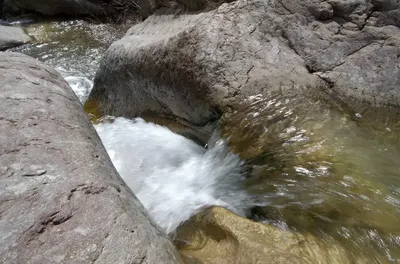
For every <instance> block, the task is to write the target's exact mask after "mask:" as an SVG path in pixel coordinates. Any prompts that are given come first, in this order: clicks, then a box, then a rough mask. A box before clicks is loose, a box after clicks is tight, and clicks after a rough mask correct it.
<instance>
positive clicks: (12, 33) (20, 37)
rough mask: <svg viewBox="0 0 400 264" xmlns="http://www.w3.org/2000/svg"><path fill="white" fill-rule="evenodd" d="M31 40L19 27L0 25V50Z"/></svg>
mask: <svg viewBox="0 0 400 264" xmlns="http://www.w3.org/2000/svg"><path fill="white" fill-rule="evenodd" d="M30 41H31V38H30V37H29V36H28V35H27V34H25V32H24V31H23V30H22V29H21V28H19V27H9V26H1V25H0V51H2V50H5V49H8V48H12V47H15V46H19V45H22V44H25V43H28V42H30Z"/></svg>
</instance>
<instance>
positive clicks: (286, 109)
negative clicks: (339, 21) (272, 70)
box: [12, 21, 400, 263]
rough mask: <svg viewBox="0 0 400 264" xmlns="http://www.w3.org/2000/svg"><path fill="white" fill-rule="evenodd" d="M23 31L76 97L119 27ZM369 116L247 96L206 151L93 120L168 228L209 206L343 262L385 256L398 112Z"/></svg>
mask: <svg viewBox="0 0 400 264" xmlns="http://www.w3.org/2000/svg"><path fill="white" fill-rule="evenodd" d="M26 30H27V32H28V33H29V34H30V35H33V36H35V38H36V40H37V41H36V42H35V43H33V44H28V45H24V46H21V47H18V48H14V49H12V50H13V51H19V52H22V53H25V54H27V55H30V56H32V57H35V58H38V59H39V60H42V61H44V62H46V63H47V64H49V65H51V66H53V67H54V68H56V69H57V70H58V71H59V72H60V73H61V74H62V75H63V77H64V78H65V79H66V80H67V81H68V82H69V84H70V86H71V87H72V89H73V90H74V91H75V93H76V94H77V96H78V97H79V99H80V100H81V102H84V101H85V100H86V98H87V96H88V95H89V92H90V89H91V87H92V85H93V83H92V81H93V79H94V75H95V72H96V69H97V66H98V63H99V60H100V59H101V55H102V53H103V52H104V51H105V49H106V48H107V46H108V45H109V44H110V43H111V42H112V41H113V40H114V39H115V38H117V39H118V38H119V37H120V36H121V34H122V33H121V32H123V30H121V29H118V28H113V27H111V26H108V25H96V24H89V23H87V22H83V21H69V22H51V23H43V24H36V25H35V24H34V25H29V26H28V27H27V28H26ZM110 36H113V37H110ZM378 119H379V118H378V117H374V116H370V115H367V114H365V113H362V112H360V113H354V112H351V111H348V109H346V108H340V107H333V106H327V105H326V104H324V103H323V102H316V103H315V102H313V103H310V102H308V101H307V100H305V99H304V98H289V97H287V96H285V95H280V94H277V95H276V96H275V97H272V98H263V97H262V96H261V95H257V96H254V97H251V98H249V99H248V101H247V102H245V103H244V104H243V108H242V109H238V111H237V112H235V113H232V114H230V115H229V116H228V115H227V116H224V117H223V119H222V120H221V129H220V131H219V133H216V134H215V135H214V137H212V139H211V140H210V142H209V144H208V146H207V148H204V147H202V146H199V145H197V144H196V143H194V142H192V141H191V140H189V139H186V138H184V137H182V136H180V135H177V134H175V133H173V132H171V131H170V130H168V129H167V128H164V127H162V126H158V125H155V124H152V123H148V122H145V121H144V120H142V119H140V118H137V119H135V120H128V119H125V118H122V117H117V118H113V119H111V120H108V121H105V122H104V123H100V124H97V125H95V127H96V129H97V131H98V133H99V135H100V137H101V139H102V140H103V143H104V145H105V147H106V149H107V151H108V153H109V155H110V157H111V159H112V161H113V163H114V165H115V167H116V168H117V170H118V171H119V173H120V175H121V176H122V177H123V179H124V180H125V181H126V183H127V184H128V186H129V187H130V188H131V189H132V190H133V191H134V193H135V194H136V195H137V196H138V198H139V199H140V200H141V202H142V203H143V204H144V206H145V207H146V208H147V210H148V211H149V213H150V215H151V217H152V218H153V220H154V221H155V222H157V223H158V224H159V225H160V226H161V227H162V228H163V229H164V230H165V231H167V232H168V233H173V232H174V230H175V229H176V228H177V227H178V226H179V224H180V223H181V222H183V221H185V220H187V219H189V218H190V217H191V216H192V215H194V214H196V213H198V212H200V211H201V210H202V209H204V208H206V207H208V206H211V205H219V206H223V207H226V208H228V209H230V210H232V211H234V212H236V213H237V214H240V215H243V216H246V217H248V218H251V219H253V220H256V221H259V222H263V223H266V224H272V225H276V226H279V227H280V228H285V229H290V230H295V231H298V232H304V233H312V234H313V235H315V236H317V237H319V238H320V239H321V240H327V241H330V240H331V239H334V240H335V241H337V242H339V243H340V244H341V245H342V246H343V247H344V248H346V249H347V251H348V254H349V256H350V257H351V259H353V260H354V263H356V262H357V259H358V258H359V257H363V258H367V259H370V260H371V261H370V263H397V262H400V163H399V161H400V133H399V132H400V129H399V120H397V119H396V118H393V119H391V118H390V116H387V119H385V120H378ZM218 135H221V138H223V139H220V137H219V136H218ZM231 150H232V152H231ZM233 153H236V154H233ZM245 161H246V162H245ZM396 261H397V262H396Z"/></svg>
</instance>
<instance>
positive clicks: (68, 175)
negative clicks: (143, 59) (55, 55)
mask: <svg viewBox="0 0 400 264" xmlns="http://www.w3.org/2000/svg"><path fill="white" fill-rule="evenodd" d="M0 83H1V84H2V85H1V86H0V101H1V104H0V131H1V135H2V136H1V137H0V156H1V158H0V172H1V173H0V175H1V181H0V215H1V217H0V233H1V237H0V262H1V263H144V262H146V263H182V262H181V258H180V256H179V254H178V253H177V252H176V250H175V248H174V246H173V245H172V243H171V242H170V240H169V239H168V238H167V237H166V235H165V233H163V232H162V231H161V230H160V229H159V227H157V226H156V225H155V224H154V223H153V222H152V221H151V220H149V218H148V215H147V212H146V211H145V209H144V208H143V206H142V205H141V203H140V202H139V201H138V199H137V198H136V197H135V195H134V194H133V193H132V192H131V191H130V189H129V188H128V187H127V186H126V185H125V183H124V182H123V180H122V179H121V178H120V176H119V175H118V173H117V172H116V170H115V169H114V167H113V165H112V163H111V161H110V159H109V157H108V155H107V153H106V152H105V150H104V147H103V145H102V143H101V141H100V139H99V137H98V136H97V134H96V132H95V130H94V128H93V126H92V125H91V123H90V121H89V120H88V119H87V116H86V114H85V113H84V112H83V110H82V106H81V104H80V103H79V101H78V99H77V97H76V96H75V95H74V94H73V92H72V90H71V88H70V87H69V86H68V85H67V83H66V82H65V81H64V80H63V79H62V78H61V76H60V74H58V73H57V72H56V71H54V70H53V69H52V68H50V67H49V66H46V65H44V64H43V63H41V62H39V61H37V60H34V59H32V58H29V57H28V56H25V55H22V54H18V53H2V54H1V55H0Z"/></svg>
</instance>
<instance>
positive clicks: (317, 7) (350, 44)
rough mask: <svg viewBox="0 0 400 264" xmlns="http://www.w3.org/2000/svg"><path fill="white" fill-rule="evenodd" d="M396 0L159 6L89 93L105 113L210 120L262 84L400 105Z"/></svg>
mask: <svg viewBox="0 0 400 264" xmlns="http://www.w3.org/2000/svg"><path fill="white" fill-rule="evenodd" d="M398 11H399V4H398V1H397V2H396V1H389V0H387V1H385V0H381V1H367V0H354V1H340V0H331V1H322V0H296V1H264V0H250V1H249V0H246V1H244V0H239V1H237V2H235V3H232V4H224V5H222V6H220V7H219V8H218V9H217V10H214V11H210V12H207V13H200V14H186V13H185V14H181V15H177V14H176V12H174V11H173V10H168V9H164V10H160V11H158V12H157V13H156V14H154V15H152V16H151V17H149V18H148V19H146V20H145V21H144V22H142V23H140V24H138V25H135V26H134V27H132V28H131V29H130V30H129V31H128V33H127V34H126V36H125V37H124V38H122V39H121V40H119V41H117V42H115V43H114V44H113V45H112V46H111V47H110V48H109V49H108V51H107V52H106V53H105V55H104V58H103V62H102V63H101V65H100V68H99V70H98V72H97V76H96V78H95V85H94V89H93V92H92V94H91V95H90V98H89V102H91V103H93V105H96V106H97V108H98V110H99V111H100V113H101V114H111V115H122V116H128V117H133V116H143V115H159V116H166V117H171V116H172V117H175V118H177V119H180V120H182V122H187V123H189V124H192V125H195V126H204V125H206V124H207V123H209V122H212V121H213V120H215V119H217V118H218V117H219V116H220V114H221V113H224V112H227V111H230V110H232V109H236V108H237V106H238V105H239V104H241V103H242V102H243V100H244V99H245V98H248V97H249V96H253V95H257V94H261V95H263V96H264V97H267V98H268V96H271V95H272V94H291V95H296V94H302V95H305V96H314V95H315V94H317V93H318V91H324V92H325V93H328V94H330V95H335V97H336V98H339V99H342V100H344V101H345V102H354V101H356V102H367V103H368V104H372V105H374V106H394V107H398V106H400V102H399V96H400V89H399V87H400V72H399V71H400V70H399V64H400V56H399V54H400V30H399V28H398V20H396V17H397V16H396V14H397V13H398Z"/></svg>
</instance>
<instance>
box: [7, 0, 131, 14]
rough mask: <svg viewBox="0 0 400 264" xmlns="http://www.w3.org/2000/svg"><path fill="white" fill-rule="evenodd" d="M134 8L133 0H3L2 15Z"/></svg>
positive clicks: (93, 11) (108, 12)
mask: <svg viewBox="0 0 400 264" xmlns="http://www.w3.org/2000/svg"><path fill="white" fill-rule="evenodd" d="M131 8H133V9H134V8H136V6H135V5H134V1H129V0H122V1H114V0H56V1H54V0H36V1H31V0H5V1H4V7H3V10H4V15H5V16H13V15H18V14H19V13H21V12H22V13H27V12H37V13H39V14H42V15H47V16H54V15H58V14H64V15H91V16H105V15H117V11H121V9H131Z"/></svg>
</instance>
